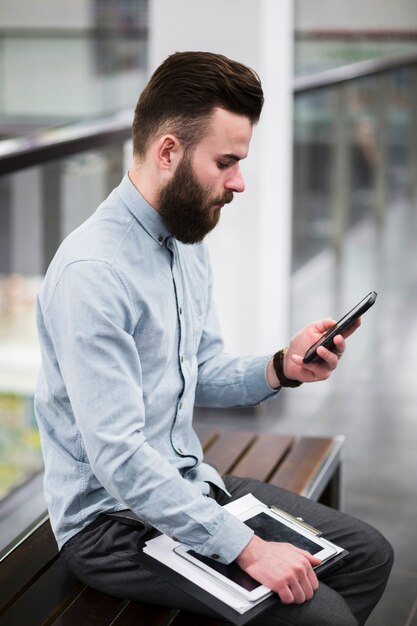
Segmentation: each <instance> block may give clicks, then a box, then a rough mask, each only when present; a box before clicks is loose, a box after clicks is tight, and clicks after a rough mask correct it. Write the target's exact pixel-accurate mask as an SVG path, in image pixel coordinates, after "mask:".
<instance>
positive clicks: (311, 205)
mask: <svg viewBox="0 0 417 626" xmlns="http://www.w3.org/2000/svg"><path fill="white" fill-rule="evenodd" d="M416 85H417V67H415V66H414V67H408V68H405V69H401V70H395V71H390V72H385V73H382V74H379V75H375V76H372V77H367V78H362V79H360V80H354V81H350V82H347V83H343V84H340V85H337V86H336V85H335V86H333V87H331V88H326V89H319V90H316V91H313V90H312V91H311V92H306V93H300V94H299V95H296V97H295V105H294V111H295V115H294V195H293V198H294V206H293V216H294V217H293V247H292V249H293V258H292V270H293V280H292V283H293V297H292V330H293V331H295V330H296V329H298V328H299V327H302V326H303V325H305V323H307V322H308V321H309V320H308V319H305V317H304V316H305V311H306V307H308V311H309V319H310V318H311V319H314V318H319V317H322V316H323V315H326V314H327V313H328V312H329V311H330V312H334V315H337V314H338V313H339V312H340V313H341V314H342V313H343V312H344V310H345V308H346V307H348V306H349V305H352V306H353V304H354V301H355V298H356V300H359V299H360V298H361V297H362V296H364V295H365V294H366V293H367V292H368V291H371V290H372V289H375V290H377V291H378V285H379V284H381V283H382V281H383V279H384V276H385V274H384V271H382V270H383V268H382V267H381V250H382V249H383V247H384V246H385V245H388V244H387V242H386V238H385V234H386V232H387V229H388V228H389V225H390V224H394V223H395V224H396V237H395V238H393V237H392V236H391V238H390V240H389V241H390V243H389V245H393V243H392V242H393V240H395V239H396V238H398V241H401V240H403V241H404V242H406V241H408V239H409V237H408V235H409V232H411V231H412V228H413V227H412V224H414V222H415V219H416V217H415V202H416V199H417V191H416V190H417V145H416V142H417V132H416V129H417V108H416V106H415V102H416V95H417V87H416ZM410 229H411V230H410ZM365 250H366V255H365V254H363V253H362V252H364V251H365ZM402 253H403V250H399V254H402ZM352 293H355V294H356V296H355V295H353V296H352ZM307 294H308V295H307ZM352 297H353V300H352ZM306 298H307V299H306Z"/></svg>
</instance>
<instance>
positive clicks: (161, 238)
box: [158, 235, 164, 243]
mask: <svg viewBox="0 0 417 626" xmlns="http://www.w3.org/2000/svg"><path fill="white" fill-rule="evenodd" d="M163 240H164V236H163V235H159V237H158V241H159V243H162V242H163Z"/></svg>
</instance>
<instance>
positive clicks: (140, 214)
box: [117, 173, 170, 246]
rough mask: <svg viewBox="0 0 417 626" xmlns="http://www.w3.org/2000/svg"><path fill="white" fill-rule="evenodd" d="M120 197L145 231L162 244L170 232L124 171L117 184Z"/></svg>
mask: <svg viewBox="0 0 417 626" xmlns="http://www.w3.org/2000/svg"><path fill="white" fill-rule="evenodd" d="M117 189H118V192H119V194H120V197H121V199H122V200H123V202H124V203H125V205H126V206H127V208H128V209H129V211H130V212H131V213H132V214H133V215H134V216H135V218H136V219H137V220H138V222H140V224H141V225H142V226H143V228H144V229H145V230H146V232H147V233H148V234H149V235H150V236H151V237H152V238H153V239H155V241H156V242H157V243H159V245H161V246H162V244H163V243H164V241H165V239H166V238H167V237H169V236H170V232H169V230H168V229H167V227H166V226H165V224H164V222H163V220H162V218H161V216H160V215H159V213H158V211H156V209H154V208H153V207H152V206H151V205H150V204H149V202H147V201H146V200H145V198H144V197H143V196H142V195H141V194H140V192H139V191H138V190H137V189H136V187H135V186H134V184H133V183H132V181H131V180H130V178H129V174H128V173H126V174H125V175H124V177H123V179H122V181H121V183H120V185H119V186H118V188H117Z"/></svg>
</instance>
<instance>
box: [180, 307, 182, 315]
mask: <svg viewBox="0 0 417 626" xmlns="http://www.w3.org/2000/svg"><path fill="white" fill-rule="evenodd" d="M180 315H182V306H180Z"/></svg>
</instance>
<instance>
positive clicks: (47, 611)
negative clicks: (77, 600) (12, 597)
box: [0, 559, 84, 626]
mask: <svg viewBox="0 0 417 626" xmlns="http://www.w3.org/2000/svg"><path fill="white" fill-rule="evenodd" d="M83 586H84V585H82V584H81V583H80V582H79V581H78V580H77V579H76V578H75V576H74V575H73V574H72V573H71V572H70V570H69V569H68V566H67V564H66V563H65V561H64V560H63V559H58V560H57V561H55V562H54V563H53V564H52V565H51V566H50V567H48V569H47V570H46V572H44V573H43V574H42V575H41V576H39V578H37V580H36V581H35V582H34V583H33V585H31V586H30V587H29V588H28V589H27V590H26V591H24V592H23V593H22V594H21V596H20V597H19V598H18V600H17V601H16V602H15V603H14V604H13V605H12V606H11V607H10V608H9V609H8V610H6V612H5V613H4V614H2V615H1V617H0V626H11V624H13V626H28V623H30V624H33V625H35V624H44V622H47V620H48V618H50V617H51V615H56V614H57V613H59V612H60V607H62V606H66V605H67V604H68V602H69V601H71V600H72V599H73V597H74V593H75V595H78V593H79V590H80V589H82V588H83Z"/></svg>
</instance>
